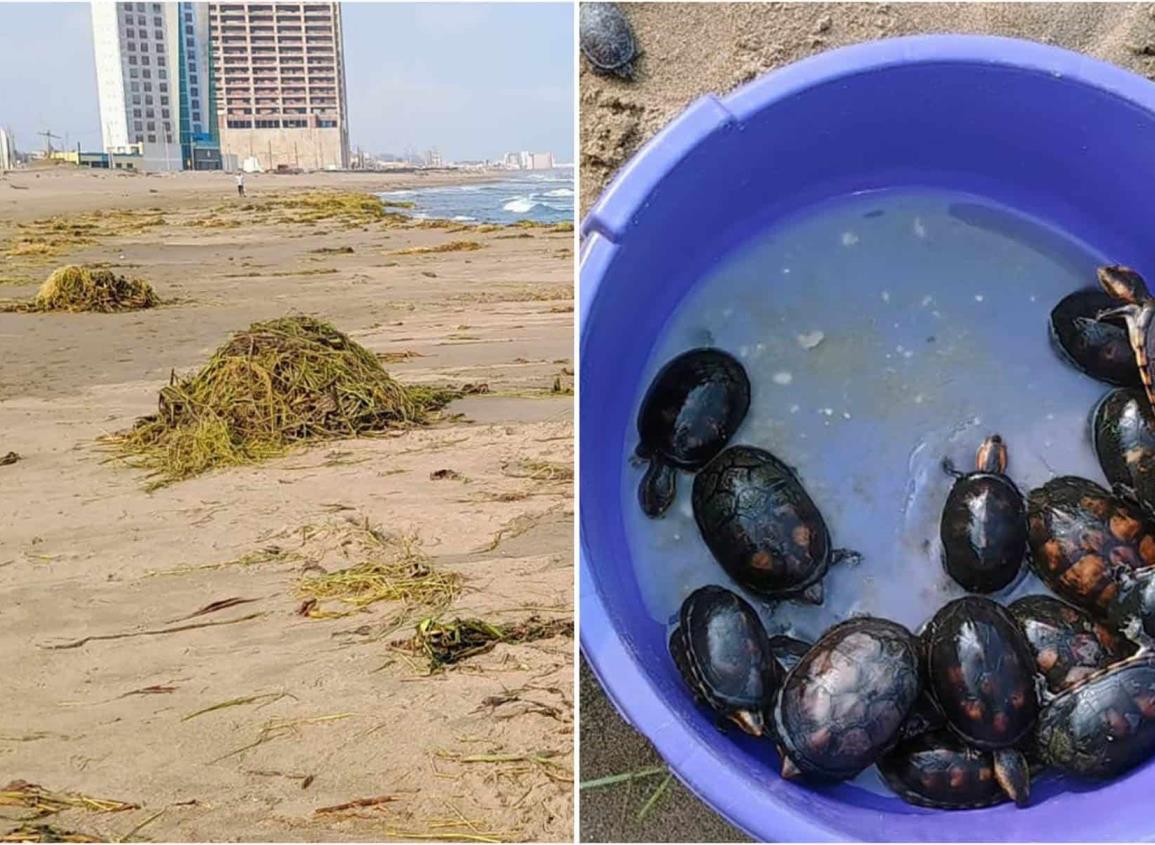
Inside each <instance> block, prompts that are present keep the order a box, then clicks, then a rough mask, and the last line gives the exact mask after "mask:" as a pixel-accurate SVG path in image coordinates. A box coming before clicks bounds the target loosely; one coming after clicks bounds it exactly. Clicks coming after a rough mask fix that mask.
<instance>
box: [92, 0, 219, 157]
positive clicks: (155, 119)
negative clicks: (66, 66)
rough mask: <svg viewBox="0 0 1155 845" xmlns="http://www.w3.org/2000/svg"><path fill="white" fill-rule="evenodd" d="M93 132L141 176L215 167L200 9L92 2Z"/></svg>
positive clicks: (209, 84)
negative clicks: (135, 158) (130, 160)
mask: <svg viewBox="0 0 1155 845" xmlns="http://www.w3.org/2000/svg"><path fill="white" fill-rule="evenodd" d="M92 34H93V43H94V46H95V53H96V83H97V91H98V93H99V95H100V130H101V135H102V137H103V140H104V148H105V150H106V151H109V152H126V151H129V150H130V149H137V150H139V151H140V153H141V156H142V161H141V167H142V169H145V170H183V169H194V168H195V169H198V170H200V169H205V170H210V169H217V168H219V167H220V166H221V158H220V148H219V144H218V141H217V134H216V121H215V119H214V118H215V115H214V107H215V103H214V100H213V96H212V89H213V83H212V66H211V63H210V59H209V56H210V49H209V39H208V35H209V27H208V9H207V8H206V7H205V5H204V4H203V3H108V2H101V0H93V3H92Z"/></svg>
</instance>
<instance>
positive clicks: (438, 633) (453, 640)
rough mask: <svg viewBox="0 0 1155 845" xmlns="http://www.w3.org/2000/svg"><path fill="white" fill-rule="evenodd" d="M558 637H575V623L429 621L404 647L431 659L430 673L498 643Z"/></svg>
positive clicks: (534, 620)
mask: <svg viewBox="0 0 1155 845" xmlns="http://www.w3.org/2000/svg"><path fill="white" fill-rule="evenodd" d="M557 636H567V637H572V636H573V622H572V621H571V620H568V619H550V620H542V619H540V618H538V617H537V616H531V617H530V618H529V619H527V620H526V621H525V622H519V623H516V624H513V625H497V624H494V623H491V622H486V621H485V620H484V619H455V620H453V621H452V622H438V621H437V620H435V619H432V618H429V619H422V620H421V621H420V622H419V623H417V631H416V633H415V634H414V635H413V638H412V639H411V640H409V641H408V642H407V643H405V645H406V646H408V647H409V648H410V649H411V650H413V651H416V652H421V653H423V654H424V655H425V656H426V657H428V658H429V670H430V671H431V672H436V671H439V670H441V669H444V668H445V667H446V666H450V665H452V664H454V663H460V662H461V661H462V660H466V659H468V658H470V657H476V656H477V655H479V654H485V653H486V652H489V651H492V650H493V648H494V646H496V645H497V644H498V643H528V642H534V641H535V640H544V639H549V638H551V637H557Z"/></svg>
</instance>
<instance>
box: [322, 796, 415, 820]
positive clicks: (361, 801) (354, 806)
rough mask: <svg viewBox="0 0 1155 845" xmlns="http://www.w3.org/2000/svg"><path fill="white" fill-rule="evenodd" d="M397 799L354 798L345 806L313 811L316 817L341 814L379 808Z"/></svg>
mask: <svg viewBox="0 0 1155 845" xmlns="http://www.w3.org/2000/svg"><path fill="white" fill-rule="evenodd" d="M396 800H397V798H396V797H395V796H392V795H376V796H374V797H372V798H354V799H353V800H352V801H346V802H345V803H344V804H334V805H333V806H332V807H318V808H317V809H316V810H314V811H313V815H315V816H323V815H325V814H327V813H341V812H344V811H345V810H361V809H365V808H366V807H379V806H380V805H382V804H388V803H390V802H392V801H396Z"/></svg>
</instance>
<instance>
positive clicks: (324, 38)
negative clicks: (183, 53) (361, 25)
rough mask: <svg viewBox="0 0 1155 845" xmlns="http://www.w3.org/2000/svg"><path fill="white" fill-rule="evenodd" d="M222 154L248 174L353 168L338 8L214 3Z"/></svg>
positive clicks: (212, 14) (211, 16)
mask: <svg viewBox="0 0 1155 845" xmlns="http://www.w3.org/2000/svg"><path fill="white" fill-rule="evenodd" d="M208 14H209V28H210V33H211V36H210V37H211V39H212V44H213V69H214V78H215V84H216V108H217V116H218V117H217V119H218V121H219V130H220V139H221V150H222V151H223V152H224V153H225V154H232V155H235V156H236V157H237V159H238V160H239V161H240V162H241V163H242V166H245V167H246V168H249V169H251V168H255V167H259V168H260V169H262V170H275V169H277V168H278V167H286V168H301V169H303V170H320V169H325V168H330V169H331V168H345V167H348V165H349V130H348V124H347V121H346V110H345V59H344V50H343V47H342V43H341V12H340V7H339V5H338V4H337V3H210V4H209V11H208Z"/></svg>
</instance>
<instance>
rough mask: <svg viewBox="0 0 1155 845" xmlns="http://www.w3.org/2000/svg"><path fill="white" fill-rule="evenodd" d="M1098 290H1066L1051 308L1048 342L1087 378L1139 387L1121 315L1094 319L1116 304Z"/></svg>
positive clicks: (1141, 382) (1133, 355)
mask: <svg viewBox="0 0 1155 845" xmlns="http://www.w3.org/2000/svg"><path fill="white" fill-rule="evenodd" d="M1118 304H1119V303H1118V301H1117V300H1115V299H1114V298H1113V297H1112V296H1110V295H1109V294H1107V293H1106V292H1105V291H1101V290H1093V289H1087V290H1080V291H1075V292H1074V293H1072V294H1068V295H1067V296H1065V297H1063V299H1061V300H1060V301H1059V304H1058V305H1056V306H1055V307H1054V309H1053V310H1052V311H1051V323H1050V327H1051V342H1052V344H1053V345H1054V347H1055V349H1056V350H1058V352H1059V354H1060V355H1061V356H1062V357H1063V358H1064V359H1065V360H1066V361H1067V362H1068V363H1070V364H1071V365H1072V366H1074V367H1075V368H1076V369H1078V370H1080V371H1081V372H1083V373H1086V374H1087V375H1089V376H1091V378H1094V379H1098V380H1099V381H1102V382H1106V383H1107V384H1113V385H1116V386H1118V387H1142V386H1143V380H1142V378H1141V376H1140V374H1139V367H1138V366H1137V365H1136V363H1135V353H1134V351H1133V350H1132V348H1131V341H1130V339H1129V337H1128V335H1127V327H1126V325H1125V323H1124V322H1123V320H1121V319H1107V320H1098V319H1096V317H1097V315H1098V314H1099V312H1100V311H1105V310H1107V309H1109V308H1112V307H1114V306H1116V305H1118Z"/></svg>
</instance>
